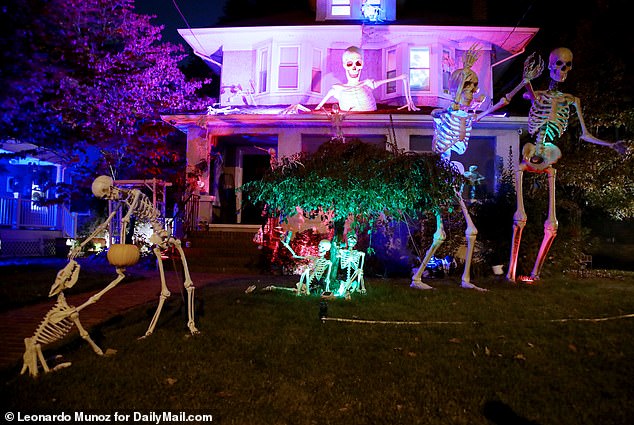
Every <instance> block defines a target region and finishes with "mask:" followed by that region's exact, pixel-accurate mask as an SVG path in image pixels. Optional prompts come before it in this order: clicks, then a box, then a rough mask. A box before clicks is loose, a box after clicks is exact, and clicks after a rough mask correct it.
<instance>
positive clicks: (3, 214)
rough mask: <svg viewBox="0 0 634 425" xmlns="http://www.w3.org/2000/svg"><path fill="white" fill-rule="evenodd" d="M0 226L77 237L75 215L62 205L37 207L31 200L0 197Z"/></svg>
mask: <svg viewBox="0 0 634 425" xmlns="http://www.w3.org/2000/svg"><path fill="white" fill-rule="evenodd" d="M0 226H9V227H11V228H13V229H38V230H59V231H62V233H63V234H64V236H65V237H69V238H74V237H76V235H77V213H71V212H70V211H69V210H68V208H66V207H64V206H63V205H47V206H39V205H37V203H35V202H33V201H32V200H31V199H22V198H21V197H18V198H14V197H0Z"/></svg>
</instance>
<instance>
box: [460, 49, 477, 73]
mask: <svg viewBox="0 0 634 425" xmlns="http://www.w3.org/2000/svg"><path fill="white" fill-rule="evenodd" d="M480 53H481V47H480V45H479V44H478V43H473V44H472V45H471V47H469V50H467V53H465V54H464V57H463V58H462V64H463V65H462V66H464V68H465V69H470V68H471V67H472V66H473V64H474V63H476V62H477V60H478V58H479V57H480ZM462 73H463V78H465V77H466V71H465V70H464V69H463V71H462Z"/></svg>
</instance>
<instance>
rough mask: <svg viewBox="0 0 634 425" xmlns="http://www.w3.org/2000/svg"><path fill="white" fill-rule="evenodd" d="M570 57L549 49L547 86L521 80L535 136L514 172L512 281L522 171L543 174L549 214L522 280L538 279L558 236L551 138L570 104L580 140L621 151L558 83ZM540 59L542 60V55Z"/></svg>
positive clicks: (520, 224)
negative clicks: (596, 131)
mask: <svg viewBox="0 0 634 425" xmlns="http://www.w3.org/2000/svg"><path fill="white" fill-rule="evenodd" d="M572 58H573V55H572V52H571V51H570V50H569V49H567V48H565V47H559V48H556V49H554V50H553V51H552V52H551V53H550V55H549V58H548V70H549V75H550V84H549V86H548V90H538V91H535V90H533V87H532V85H531V83H530V80H526V79H524V80H523V81H522V84H521V86H523V87H526V93H525V94H524V98H526V99H528V100H530V101H531V108H530V111H529V113H528V132H529V133H530V134H531V135H532V136H533V137H535V143H534V144H533V143H526V144H525V145H524V147H523V148H522V160H521V162H520V164H519V167H518V170H517V172H516V176H515V188H516V193H517V210H516V211H515V214H514V215H513V240H512V246H511V256H510V261H509V268H508V272H507V275H506V277H507V279H508V280H510V281H512V282H515V280H516V269H517V257H518V254H519V248H520V242H521V239H522V230H523V229H524V227H525V226H526V221H527V216H526V211H525V210H524V192H523V188H522V183H523V176H524V173H525V172H528V173H537V174H546V176H547V178H548V194H549V196H548V217H547V218H546V221H545V222H544V238H543V239H542V243H541V245H540V248H539V252H538V253H537V258H536V260H535V264H534V266H533V269H532V271H531V274H530V276H523V277H522V279H521V280H522V281H526V282H532V281H535V280H538V279H539V275H540V273H541V270H542V267H543V265H544V261H545V260H546V256H547V254H548V251H549V250H550V247H551V245H552V243H553V240H554V239H555V236H557V228H558V222H557V217H556V211H555V176H556V174H557V170H556V169H555V168H554V167H553V165H554V164H555V163H556V162H557V161H558V160H559V158H561V151H560V150H559V148H558V147H557V146H556V145H555V144H554V141H555V140H556V139H558V138H559V137H561V135H562V134H563V133H564V132H565V131H566V129H567V128H568V122H569V119H570V113H571V107H574V108H575V111H576V112H577V117H578V118H579V124H580V126H581V132H582V134H581V136H580V139H581V140H583V141H585V142H589V143H593V144H596V145H601V146H609V147H611V148H613V149H614V150H616V151H617V152H619V153H622V152H623V149H624V147H623V145H622V142H616V143H610V142H606V141H603V140H600V139H597V138H596V137H594V136H593V135H591V134H590V133H589V132H588V130H587V128H586V124H585V122H584V120H583V115H582V113H581V102H580V101H579V98H578V97H576V96H573V95H571V94H567V93H563V92H562V91H560V90H559V83H563V82H564V81H565V80H566V78H567V77H568V73H569V72H570V70H571V69H572ZM539 60H540V62H541V63H543V61H542V60H541V58H540V59H539ZM518 87H519V86H518ZM509 101H510V96H509V95H507V96H505V97H504V98H502V99H501V100H500V101H499V102H498V103H497V104H496V105H494V106H492V107H491V108H489V110H487V111H485V112H486V113H489V112H492V111H494V110H496V109H498V108H500V107H502V106H504V105H506V104H508V102H509ZM479 118H480V116H479V117H478V119H479Z"/></svg>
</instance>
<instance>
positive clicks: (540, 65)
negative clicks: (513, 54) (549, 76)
mask: <svg viewBox="0 0 634 425" xmlns="http://www.w3.org/2000/svg"><path fill="white" fill-rule="evenodd" d="M543 70H544V60H543V59H542V57H541V56H539V55H537V56H536V54H535V53H534V52H533V53H532V54H531V55H530V56H529V57H527V58H526V60H525V61H524V73H523V74H522V76H523V77H524V81H525V82H529V81H531V80H534V79H535V78H537V77H539V76H540V75H541V73H542V71H543Z"/></svg>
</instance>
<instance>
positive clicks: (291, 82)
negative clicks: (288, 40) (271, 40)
mask: <svg viewBox="0 0 634 425" xmlns="http://www.w3.org/2000/svg"><path fill="white" fill-rule="evenodd" d="M298 59H299V47H281V48H280V67H279V76H278V81H277V86H278V87H279V88H281V89H296V88H297V87H298V81H299V78H298V74H299V64H298Z"/></svg>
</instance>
